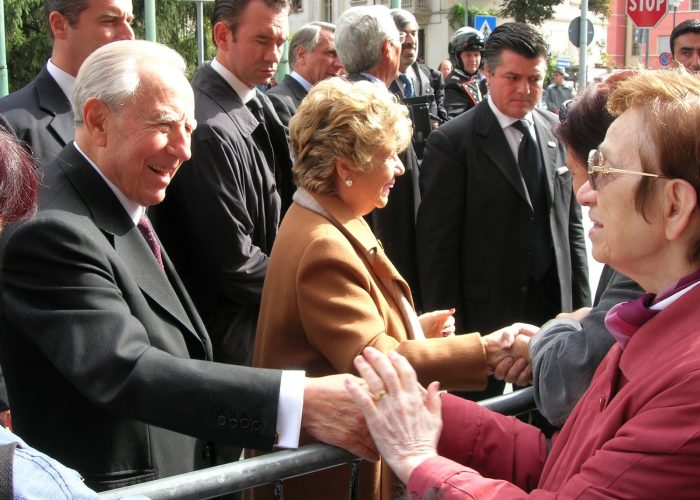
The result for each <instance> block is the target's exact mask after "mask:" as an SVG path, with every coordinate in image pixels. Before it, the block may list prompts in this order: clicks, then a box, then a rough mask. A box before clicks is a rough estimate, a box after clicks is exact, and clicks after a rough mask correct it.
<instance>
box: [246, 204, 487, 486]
mask: <svg viewBox="0 0 700 500" xmlns="http://www.w3.org/2000/svg"><path fill="white" fill-rule="evenodd" d="M312 196H313V197H314V199H315V200H316V201H317V202H318V203H319V205H320V206H321V207H322V208H323V210H325V212H326V213H327V215H328V216H329V218H326V217H325V216H324V215H321V214H320V213H317V212H316V211H313V210H310V209H308V208H304V207H303V206H301V205H299V204H298V203H294V204H292V206H291V208H290V209H289V211H288V212H287V215H286V216H285V218H284V220H283V222H282V225H281V227H280V230H279V233H278V235H277V239H276V240H275V244H274V246H273V249H272V254H271V256H270V262H269V267H268V271H267V275H266V278H265V285H264V287H263V298H262V304H261V308H260V316H259V319H258V330H257V336H256V343H255V356H254V365H255V366H259V367H268V368H285V369H303V370H306V375H307V376H311V377H317V376H323V375H331V374H335V373H345V372H349V373H355V370H354V368H353V364H352V362H353V359H354V358H355V356H357V355H358V354H360V353H361V352H362V350H363V349H364V348H365V347H366V346H373V347H375V348H377V349H379V350H380V351H383V352H387V351H389V350H392V349H395V350H396V351H397V352H399V353H401V354H403V355H404V356H406V357H407V358H408V360H409V361H410V362H411V364H412V365H413V366H414V367H415V369H416V371H417V372H418V376H419V379H420V381H421V383H423V384H427V383H429V382H431V381H433V380H439V381H440V383H441V387H442V388H443V389H454V390H474V389H480V388H483V387H484V386H485V384H486V370H485V366H486V356H485V352H484V349H483V347H482V346H481V343H480V340H479V334H476V333H475V334H469V335H459V336H451V337H445V338H435V339H423V340H410V339H409V338H408V335H407V331H408V330H409V329H408V327H407V325H406V324H405V322H404V319H403V316H402V314H401V310H400V308H399V306H398V304H397V302H396V299H395V298H394V296H393V295H392V292H391V291H390V290H389V289H387V288H386V287H385V284H386V283H387V282H389V283H391V281H393V282H395V284H397V285H398V286H399V287H400V288H401V290H402V291H403V293H404V295H405V296H406V297H407V298H408V300H409V302H410V301H411V292H410V290H409V288H408V285H406V282H405V281H404V280H403V278H402V277H401V276H400V275H399V273H398V271H396V269H395V268H394V266H393V265H392V264H391V262H390V261H389V260H388V259H387V258H386V256H385V254H384V252H383V250H382V247H381V244H380V243H379V242H378V241H377V239H376V238H375V236H374V235H373V234H372V231H371V230H370V228H369V226H368V225H367V223H366V222H365V221H364V219H363V218H361V217H355V216H354V215H353V214H351V213H350V211H349V210H348V208H347V207H346V205H345V204H344V203H343V202H342V201H341V200H340V199H339V198H337V197H335V196H327V195H318V194H313V195H312ZM411 303H412V302H411ZM309 441H310V439H309V438H308V436H302V442H309ZM380 470H381V469H380V466H379V465H378V464H370V463H364V464H363V467H362V468H361V471H360V495H359V498H361V499H377V498H390V497H391V496H393V495H391V493H395V492H396V491H395V484H392V483H394V482H395V481H392V480H391V476H390V474H387V473H386V472H388V469H387V470H386V471H385V473H380ZM348 478H349V466H344V467H338V468H334V469H331V470H327V471H323V472H320V473H315V474H312V475H307V476H303V477H301V478H299V479H295V480H292V481H285V482H284V496H285V498H291V499H295V498H309V494H310V492H313V497H314V498H324V499H326V498H327V499H336V498H338V499H339V498H347V491H348ZM392 490H394V491H392ZM380 492H381V494H380ZM266 497H268V496H263V495H260V496H259V498H266Z"/></svg>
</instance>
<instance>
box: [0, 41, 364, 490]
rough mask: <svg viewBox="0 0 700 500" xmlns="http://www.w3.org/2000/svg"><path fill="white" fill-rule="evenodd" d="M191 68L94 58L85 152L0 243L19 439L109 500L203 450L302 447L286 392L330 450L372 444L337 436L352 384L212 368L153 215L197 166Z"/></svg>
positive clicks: (85, 71) (145, 51)
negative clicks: (221, 445) (183, 171)
mask: <svg viewBox="0 0 700 500" xmlns="http://www.w3.org/2000/svg"><path fill="white" fill-rule="evenodd" d="M184 70H185V63H184V61H183V60H182V58H181V57H180V56H179V55H178V54H177V53H175V52H174V51H172V50H171V49H168V48H166V47H164V46H161V45H157V44H154V43H151V42H145V41H130V42H115V43H113V44H109V45H107V46H105V47H103V48H101V49H99V50H98V51H96V52H95V54H93V56H91V57H90V58H89V59H87V60H86V62H85V64H84V66H83V68H82V69H81V72H80V74H79V75H78V79H77V81H76V99H75V102H74V103H75V108H76V109H82V110H83V112H82V113H81V115H80V119H81V123H80V124H79V125H78V127H77V129H76V139H75V143H71V144H70V145H68V146H67V147H66V148H65V149H64V150H63V151H62V152H61V154H60V155H59V157H58V158H57V159H56V160H55V161H54V162H52V164H51V165H50V166H49V167H50V168H47V170H46V175H45V178H44V180H43V185H44V190H43V192H42V193H41V197H40V211H39V214H38V215H37V217H36V218H34V219H33V220H30V221H26V222H23V223H19V224H17V225H12V226H9V227H8V228H7V229H6V230H5V231H4V232H3V234H2V239H1V240H0V258H1V259H2V271H1V274H0V293H1V299H2V304H1V305H2V312H1V314H0V340H1V342H2V345H1V346H0V347H1V349H0V352H1V353H2V363H3V369H4V371H5V375H6V377H7V382H8V389H9V395H10V403H11V406H12V411H13V421H14V425H15V429H16V430H17V431H18V433H19V434H20V435H21V436H23V438H24V439H26V440H27V442H30V443H32V444H33V445H34V446H36V447H38V448H39V449H41V450H42V451H44V452H46V453H48V454H50V455H52V456H54V457H55V458H57V459H58V460H60V461H62V462H63V463H65V464H66V465H68V466H70V467H72V468H76V469H78V470H79V471H80V472H81V473H82V475H83V476H84V477H85V478H86V482H87V484H88V485H90V486H91V487H92V488H94V489H97V490H105V489H111V488H116V487H119V486H125V485H128V484H133V483H138V482H142V481H147V480H150V479H156V478H159V477H166V476H169V475H172V474H179V473H183V472H188V471H191V470H193V469H194V468H195V466H197V465H198V464H201V463H202V456H201V455H198V454H197V453H196V450H197V449H198V446H197V438H200V439H203V440H211V441H217V442H228V443H235V444H238V445H242V446H247V447H255V448H271V447H272V446H273V444H274V443H275V442H276V439H277V433H278V432H280V431H281V432H282V434H283V435H284V434H285V432H286V437H283V435H280V439H289V437H291V441H290V444H291V445H292V446H295V443H296V440H297V439H298V437H295V436H294V435H292V436H289V432H287V431H284V429H283V428H282V427H280V426H281V425H282V423H280V422H278V411H279V412H281V413H279V414H280V415H282V419H281V422H285V421H286V422H289V423H290V424H291V430H292V434H295V432H296V429H298V419H299V418H300V417H301V408H300V407H299V408H297V409H294V408H290V407H288V406H287V407H286V408H287V409H286V410H285V405H283V403H282V401H281V400H280V394H282V393H285V394H289V395H290V396H291V398H292V400H296V401H297V404H300V403H301V400H300V399H302V398H303V407H304V412H305V413H304V425H305V428H307V427H306V426H307V425H310V426H312V427H313V428H315V429H317V431H314V434H317V435H318V437H319V439H324V433H325V435H326V437H330V438H332V440H333V441H344V440H345V441H346V442H345V443H344V445H345V446H349V447H350V448H356V446H355V444H353V443H357V442H358V441H357V439H358V438H359V439H360V440H361V439H363V438H362V437H361V436H362V435H363V432H362V430H361V429H359V430H351V431H350V432H351V433H352V434H356V433H357V434H356V435H354V436H352V438H350V439H346V438H347V437H348V436H347V435H346V437H345V438H340V440H338V439H337V438H336V437H335V436H336V435H337V432H338V429H336V428H335V426H336V425H338V423H337V421H336V420H337V418H338V417H337V415H336V411H337V410H335V409H334V410H333V411H332V412H328V413H329V414H330V415H333V417H332V422H333V426H334V428H333V429H332V433H331V432H330V431H329V430H328V429H326V428H327V427H328V421H329V420H330V418H329V416H327V414H326V410H325V409H326V407H327V406H329V405H330V406H335V405H336V404H340V405H341V407H342V406H345V405H346V404H347V397H346V396H345V390H344V387H343V386H342V383H341V381H333V380H326V381H323V380H322V379H316V380H314V379H308V380H306V381H304V379H303V373H290V372H284V373H283V372H280V371H274V370H258V369H251V368H246V367H238V366H232V365H228V364H221V363H214V362H211V359H212V347H211V343H210V341H209V337H208V335H207V332H206V330H205V328H204V326H203V324H202V322H201V320H200V318H199V315H198V314H197V312H196V310H195V308H194V305H193V304H192V302H191V301H190V299H189V296H188V294H187V292H186V291H185V289H184V287H183V285H182V283H181V282H180V280H179V278H178V275H177V273H176V271H175V269H174V267H173V265H172V263H171V261H170V259H169V258H168V254H167V253H166V252H165V250H164V249H163V248H162V247H161V246H160V245H159V242H158V238H157V236H156V235H155V233H154V232H153V230H152V228H150V227H149V223H148V218H147V217H145V214H144V212H145V207H148V206H150V205H153V204H156V203H159V202H160V201H161V200H162V199H163V197H164V196H165V189H166V188H167V186H168V183H169V181H170V179H171V178H172V176H174V175H175V174H176V172H177V171H178V168H179V167H180V165H181V163H182V162H183V161H184V160H186V159H187V158H189V156H190V149H189V142H190V134H191V132H192V129H193V128H194V126H195V122H194V100H193V96H192V91H191V88H190V86H189V83H188V82H187V80H186V78H185V76H184ZM289 377H291V379H290V378H289ZM285 379H286V382H285ZM319 382H321V385H322V387H320V388H321V389H322V390H321V393H317V392H316V390H317V389H318V388H319V385H318V384H319ZM329 384H331V385H332V384H335V390H331V392H330V393H329V392H328V390H327V389H328V388H329V387H330V386H329ZM287 391H290V392H287ZM324 392H325V394H324ZM339 396H341V397H340V399H341V400H340V401H338V400H337V399H338V397H339ZM318 398H321V400H319V399H318ZM334 399H336V401H335V402H333V400H334ZM278 401H279V403H278ZM344 401H345V402H344ZM346 411H348V412H350V413H353V412H354V411H353V409H352V408H351V407H345V408H344V409H343V410H342V412H341V415H342V414H344V413H345V412H346ZM307 417H311V420H308V419H307ZM352 418H353V419H355V418H357V414H356V413H355V415H353V417H352ZM313 420H317V421H316V422H313ZM324 420H325V422H324ZM295 421H297V423H296V424H295ZM342 425H343V426H344V425H349V426H350V427H351V428H352V427H353V426H354V425H355V424H353V420H350V421H348V422H345V423H343V424H342ZM295 426H296V427H295ZM324 429H325V430H324ZM319 430H320V433H319V432H318V431H319ZM339 444H341V445H343V443H342V442H340V443H339ZM359 452H360V453H364V454H366V455H369V453H368V452H367V447H366V446H364V445H362V446H360V447H359Z"/></svg>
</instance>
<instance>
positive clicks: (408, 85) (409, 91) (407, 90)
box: [399, 74, 413, 97]
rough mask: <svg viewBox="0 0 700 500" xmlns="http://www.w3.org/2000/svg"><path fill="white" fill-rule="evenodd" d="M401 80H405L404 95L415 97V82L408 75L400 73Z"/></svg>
mask: <svg viewBox="0 0 700 500" xmlns="http://www.w3.org/2000/svg"><path fill="white" fill-rule="evenodd" d="M399 80H401V81H402V82H403V96H404V97H413V82H412V81H411V79H410V78H409V77H408V76H406V75H404V74H401V75H399Z"/></svg>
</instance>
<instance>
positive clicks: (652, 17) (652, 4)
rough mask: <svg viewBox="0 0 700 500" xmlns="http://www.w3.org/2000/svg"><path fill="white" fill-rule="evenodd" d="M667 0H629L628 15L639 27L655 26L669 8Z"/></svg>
mask: <svg viewBox="0 0 700 500" xmlns="http://www.w3.org/2000/svg"><path fill="white" fill-rule="evenodd" d="M666 2H667V0H627V15H628V16H630V19H631V20H632V22H633V23H634V25H635V26H636V27H637V28H655V27H656V25H657V24H659V21H661V18H662V17H664V15H666V11H667V10H668V5H667V4H666Z"/></svg>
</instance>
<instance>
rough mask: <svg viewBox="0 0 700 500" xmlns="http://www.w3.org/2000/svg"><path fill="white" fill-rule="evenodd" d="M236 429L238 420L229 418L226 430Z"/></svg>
mask: <svg viewBox="0 0 700 500" xmlns="http://www.w3.org/2000/svg"><path fill="white" fill-rule="evenodd" d="M237 427H238V419H235V418H230V419H229V420H228V428H229V429H236V428H237Z"/></svg>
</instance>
